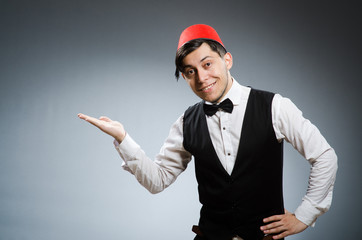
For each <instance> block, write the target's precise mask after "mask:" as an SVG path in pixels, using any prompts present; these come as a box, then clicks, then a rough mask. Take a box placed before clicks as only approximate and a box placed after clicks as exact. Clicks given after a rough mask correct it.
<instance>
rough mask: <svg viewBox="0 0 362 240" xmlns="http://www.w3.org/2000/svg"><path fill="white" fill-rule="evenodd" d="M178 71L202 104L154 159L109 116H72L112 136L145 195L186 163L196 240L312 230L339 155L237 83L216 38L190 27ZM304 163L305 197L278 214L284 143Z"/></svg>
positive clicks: (273, 97)
mask: <svg viewBox="0 0 362 240" xmlns="http://www.w3.org/2000/svg"><path fill="white" fill-rule="evenodd" d="M175 62H176V73H175V75H176V77H177V78H178V77H179V74H180V73H181V75H182V77H183V78H184V79H185V80H186V82H187V83H188V84H189V86H190V88H191V89H192V91H193V92H194V93H195V94H196V95H197V96H199V97H200V98H201V99H202V101H201V102H200V103H197V104H195V105H194V106H192V107H190V108H189V109H187V110H186V111H185V113H184V114H182V116H181V117H180V118H179V119H178V120H177V121H176V122H175V123H174V125H173V126H172V127H171V130H170V134H169V136H168V138H167V139H166V141H165V143H164V145H163V146H162V148H161V150H160V153H159V154H158V155H157V156H156V159H155V161H152V160H150V159H149V158H148V157H147V156H146V155H145V153H144V152H143V151H142V150H141V148H140V147H139V146H138V145H137V144H136V143H135V142H134V141H133V140H132V138H131V137H130V136H129V134H126V131H125V130H124V128H123V126H122V124H121V123H119V122H116V121H112V120H111V119H109V118H107V117H101V118H100V119H96V118H93V117H90V116H87V115H84V114H79V117H80V118H81V119H84V120H86V121H88V122H90V123H92V124H93V125H95V126H96V127H98V128H99V129H101V130H102V131H104V132H105V133H107V134H109V135H111V136H112V137H114V138H115V141H114V143H115V147H116V149H117V150H118V152H119V154H120V156H121V157H122V158H123V160H124V164H123V167H124V169H126V170H128V171H129V172H131V173H132V174H134V175H135V177H136V179H137V180H138V181H139V182H140V183H141V184H142V185H143V186H145V187H146V188H147V189H148V190H149V191H150V192H151V193H157V192H160V191H162V190H163V189H165V188H166V187H167V186H169V185H170V184H172V183H173V182H174V181H175V180H176V178H177V176H178V175H179V174H180V173H182V172H183V171H184V170H185V169H186V166H187V164H188V163H189V162H190V160H191V157H192V156H193V157H194V160H195V171H196V177H197V181H198V184H199V187H198V190H199V198H200V202H201V204H202V209H201V213H200V221H199V228H197V231H196V232H197V234H198V235H197V236H196V237H195V239H206V240H231V239H244V240H255V239H283V238H284V237H286V236H288V235H292V234H296V233H299V232H301V231H303V230H305V229H306V228H307V227H308V226H311V225H313V224H314V222H315V221H316V219H317V217H318V216H320V215H321V214H323V213H324V212H326V211H327V210H328V209H329V207H330V204H331V201H332V191H333V185H334V180H335V176H336V171H337V156H336V155H335V153H334V150H333V149H332V148H331V147H330V146H329V144H328V143H327V141H326V140H325V139H324V138H323V136H322V135H321V134H320V132H319V131H318V129H317V128H316V127H315V126H314V125H313V124H311V123H310V122H309V121H308V120H307V119H305V118H304V117H303V116H302V113H301V111H300V110H298V108H297V107H296V106H295V105H294V104H293V103H292V102H291V101H290V100H289V99H287V98H283V97H282V96H280V95H279V94H273V93H270V92H266V91H260V90H255V89H251V88H249V87H244V86H242V85H240V84H239V83H238V82H237V81H236V80H235V79H233V77H232V76H231V73H230V69H231V67H232V65H233V61H232V55H231V54H230V53H229V52H227V51H226V49H225V47H224V44H223V43H222V41H221V39H220V37H219V35H218V34H217V32H216V31H215V30H214V29H213V28H211V27H210V26H207V25H203V24H197V25H193V26H190V27H188V28H186V29H185V30H184V31H183V33H182V34H181V36H180V39H179V44H178V50H177V53H176V61H175ZM284 139H285V140H287V141H288V142H289V143H291V144H292V145H293V147H294V148H295V149H296V150H298V151H299V152H300V153H301V154H302V155H303V156H304V157H305V158H306V159H307V160H308V161H309V162H310V164H311V165H312V168H311V173H310V179H309V186H308V190H307V194H306V195H305V197H304V198H303V201H302V203H301V205H300V206H299V207H298V208H297V209H296V211H295V212H294V214H292V213H290V212H288V211H287V210H284V206H283V193H282V165H283V157H282V154H283V149H282V146H283V145H282V144H283V140H284Z"/></svg>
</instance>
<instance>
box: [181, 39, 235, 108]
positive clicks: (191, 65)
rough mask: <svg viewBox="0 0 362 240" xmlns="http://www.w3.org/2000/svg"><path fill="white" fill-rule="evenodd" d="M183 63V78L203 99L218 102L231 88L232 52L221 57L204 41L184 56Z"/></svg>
mask: <svg viewBox="0 0 362 240" xmlns="http://www.w3.org/2000/svg"><path fill="white" fill-rule="evenodd" d="M183 64H184V66H185V68H184V72H183V73H182V76H183V78H184V79H185V80H186V81H187V83H188V84H189V86H190V87H191V89H192V91H193V92H194V93H195V94H196V95H197V96H199V97H200V98H201V99H203V100H205V101H208V102H213V103H217V102H219V101H220V100H221V99H222V98H223V97H224V96H225V94H226V93H227V92H228V91H229V89H230V88H231V84H232V79H231V75H230V72H229V70H230V69H231V67H232V56H231V54H230V53H226V54H225V55H224V57H220V56H219V54H218V53H217V52H214V51H213V50H212V49H211V48H210V46H209V45H208V44H207V43H203V44H202V45H201V46H200V47H199V48H198V49H196V50H194V51H193V52H191V53H190V54H188V55H187V56H186V57H185V58H184V60H183Z"/></svg>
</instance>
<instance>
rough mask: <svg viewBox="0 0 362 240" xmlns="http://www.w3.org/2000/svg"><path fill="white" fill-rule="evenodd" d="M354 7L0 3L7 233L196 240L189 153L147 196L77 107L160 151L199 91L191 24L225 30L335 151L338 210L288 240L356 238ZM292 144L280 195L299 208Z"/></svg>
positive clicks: (249, 63) (239, 59) (298, 165)
mask: <svg viewBox="0 0 362 240" xmlns="http://www.w3.org/2000/svg"><path fill="white" fill-rule="evenodd" d="M357 3H358V1H355V2H354V1H344V2H343V3H342V1H340V3H331V2H330V1H310V2H307V1H211V0H209V1H155V2H153V1H142V2H140V1H129V2H128V1H127V2H126V1H81V0H74V1H17V0H15V1H0V30H1V31H0V80H1V85H0V86H1V87H0V116H1V118H0V119H1V120H0V121H1V124H0V136H1V138H0V159H1V160H0V239H1V240H3V239H4V240H5V239H37V240H42V239H47V240H48V239H54V240H58V239H88V240H91V239H158V240H161V239H175V240H177V239H179V240H184V239H192V238H193V236H194V235H193V234H192V232H191V230H190V229H191V226H192V225H193V224H197V221H198V216H199V208H200V204H199V203H198V197H197V189H196V187H197V186H196V182H195V178H194V166H193V163H191V164H189V167H188V169H187V170H186V171H185V172H184V173H183V174H181V176H180V177H179V179H178V180H177V181H176V182H175V183H174V184H173V185H172V186H170V187H169V188H168V189H166V190H165V191H164V192H162V193H160V194H157V195H151V194H150V193H148V192H147V190H145V189H144V188H143V187H142V186H140V185H139V184H138V182H137V181H136V180H135V179H134V177H133V176H132V175H131V174H129V173H128V172H125V171H123V170H122V169H121V159H120V157H119V156H118V153H117V152H116V150H115V149H114V147H113V144H112V139H111V138H110V137H109V136H107V135H105V134H104V133H102V132H100V131H99V130H98V129H95V128H94V127H93V126H91V125H89V124H87V123H86V122H83V121H81V120H79V119H78V118H77V113H78V112H83V113H86V114H89V115H92V116H96V117H99V116H101V115H107V116H109V117H110V118H112V119H116V120H119V121H121V122H122V123H123V124H124V126H125V127H126V129H127V131H128V132H129V134H130V135H131V136H132V137H133V138H134V139H135V140H136V141H137V142H138V143H139V144H140V145H141V146H142V147H143V148H144V150H145V151H146V152H147V154H148V155H149V156H151V157H152V156H154V155H155V154H156V153H157V152H158V150H159V148H160V146H161V145H162V143H163V141H164V139H165V138H166V136H167V134H168V131H169V127H170V126H171V124H172V123H173V122H174V121H175V120H176V119H177V117H178V116H179V115H180V114H181V113H182V112H183V111H184V110H185V109H186V108H187V107H188V106H189V105H191V104H193V103H195V102H196V101H198V99H197V97H196V96H194V95H193V93H192V91H191V90H189V87H188V86H187V84H186V83H185V82H184V80H182V79H181V80H180V81H179V82H177V81H175V79H174V77H173V73H174V55H175V51H176V47H177V41H178V36H179V34H180V33H181V31H182V30H183V29H184V28H186V27H187V26H189V25H192V24H196V23H205V24H209V25H212V26H213V27H214V28H215V29H216V30H217V31H218V32H219V34H220V36H221V38H222V40H223V42H224V44H225V45H226V47H227V49H228V50H229V51H230V52H231V53H232V54H233V56H234V66H233V69H232V70H231V72H232V75H233V76H234V77H235V78H236V79H237V80H238V81H239V82H240V83H241V84H244V85H251V86H253V87H255V88H259V89H265V90H269V91H274V92H278V93H280V94H282V95H283V96H286V97H289V98H291V99H292V100H293V101H294V102H295V103H296V104H297V106H298V107H299V108H300V109H301V110H302V111H303V113H304V115H305V116H306V117H307V118H309V119H310V120H311V121H312V122H313V123H315V124H316V125H317V126H318V127H319V129H320V131H321V132H322V133H323V134H324V135H325V137H326V138H327V140H328V141H329V143H330V144H331V145H332V146H333V147H334V148H335V150H336V152H337V154H338V157H339V171H338V175H337V182H336V185H335V194H334V200H333V204H332V207H331V209H330V211H329V212H328V213H326V214H325V215H323V216H322V217H320V218H319V220H318V221H317V225H316V227H315V228H309V229H307V230H306V231H305V232H303V233H301V234H299V235H296V236H293V237H290V238H288V239H357V238H358V236H359V235H361V234H362V231H361V227H362V221H361V217H360V215H361V213H362V211H361V210H362V209H361V202H362V197H361V162H360V160H361V155H362V152H361V137H362V136H361V122H362V121H361V120H362V119H361V107H360V104H361V103H362V101H361V76H362V74H361V43H362V41H361V40H362V39H361V10H362V9H361V8H359V7H358V5H357ZM163 109H166V110H163ZM285 149H286V150H285V171H284V172H285V181H284V190H285V202H286V208H287V209H289V210H290V211H293V210H294V209H295V208H296V207H297V206H298V205H299V203H300V201H301V197H302V196H303V195H304V193H305V190H306V185H307V180H308V173H309V165H308V163H307V162H306V161H305V160H304V159H303V158H302V157H300V156H299V155H298V153H296V152H295V151H294V150H293V149H292V148H291V147H290V145H289V144H285ZM265 187H268V186H267V185H266V186H265ZM266 197H267V196H266Z"/></svg>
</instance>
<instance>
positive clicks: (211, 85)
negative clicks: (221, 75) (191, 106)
mask: <svg viewBox="0 0 362 240" xmlns="http://www.w3.org/2000/svg"><path fill="white" fill-rule="evenodd" d="M215 84H216V82H214V83H212V84H210V85H209V86H207V87H205V88H202V89H200V90H199V91H200V92H206V91H207V90H209V89H210V88H212V87H213V86H214V85H215Z"/></svg>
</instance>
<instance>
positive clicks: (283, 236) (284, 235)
mask: <svg viewBox="0 0 362 240" xmlns="http://www.w3.org/2000/svg"><path fill="white" fill-rule="evenodd" d="M289 235H290V234H289V233H288V232H287V231H285V232H282V233H280V234H278V235H274V236H273V239H282V238H285V237H287V236H289Z"/></svg>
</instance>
